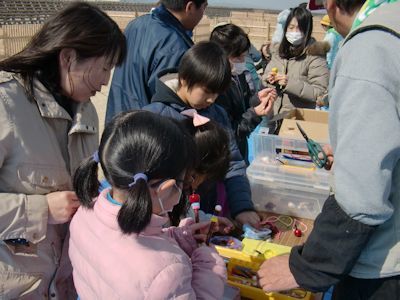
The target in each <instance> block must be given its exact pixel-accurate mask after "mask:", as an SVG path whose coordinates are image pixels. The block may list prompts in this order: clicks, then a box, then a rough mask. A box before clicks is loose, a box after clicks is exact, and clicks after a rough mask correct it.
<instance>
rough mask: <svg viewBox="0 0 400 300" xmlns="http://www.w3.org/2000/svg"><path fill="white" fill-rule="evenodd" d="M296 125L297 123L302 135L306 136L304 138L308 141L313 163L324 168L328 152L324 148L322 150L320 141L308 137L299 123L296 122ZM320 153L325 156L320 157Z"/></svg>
mask: <svg viewBox="0 0 400 300" xmlns="http://www.w3.org/2000/svg"><path fill="white" fill-rule="evenodd" d="M296 125H297V128H299V130H300V132H301V135H302V136H303V137H304V139H305V140H306V142H307V148H308V153H309V154H310V156H311V159H312V161H313V163H314V164H315V165H316V166H317V167H318V168H322V167H323V166H325V164H326V161H327V157H326V153H325V152H324V150H322V147H321V145H320V144H318V143H316V142H314V141H313V140H312V139H309V138H308V136H307V134H306V133H305V131H304V130H303V128H301V126H300V124H299V123H297V122H296ZM319 153H321V154H322V156H323V158H320V157H319V156H318V154H319Z"/></svg>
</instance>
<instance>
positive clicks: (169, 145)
mask: <svg viewBox="0 0 400 300" xmlns="http://www.w3.org/2000/svg"><path fill="white" fill-rule="evenodd" d="M194 149H195V146H194V144H193V139H192V138H191V137H190V135H189V134H188V133H186V131H185V130H184V129H183V127H182V126H181V125H180V124H179V123H177V122H175V121H173V120H171V119H168V118H165V117H162V116H157V115H155V114H153V113H150V112H145V111H140V112H135V111H131V112H126V113H122V114H119V115H118V116H116V117H115V118H114V119H113V120H112V121H111V122H110V123H109V124H108V125H107V127H106V128H105V130H104V133H103V136H102V138H101V141H100V146H99V150H98V152H97V153H95V154H94V155H93V157H90V158H88V159H86V160H85V161H84V162H83V163H82V164H81V166H80V167H79V168H78V170H77V172H76V173H75V177H74V188H75V190H76V194H77V196H78V198H79V199H80V201H81V207H80V208H79V209H78V211H77V213H76V214H75V216H74V218H73V220H72V221H71V226H70V232H71V237H70V248H69V255H70V258H71V262H72V266H73V277H74V283H75V286H76V289H77V292H78V295H79V296H80V298H81V299H220V298H221V297H222V294H223V290H224V283H225V280H226V269H225V265H224V261H223V260H222V258H221V257H220V256H219V255H218V253H217V252H216V251H215V250H214V249H212V248H210V247H207V246H198V243H197V241H196V240H204V238H205V234H204V233H205V232H206V231H207V230H208V225H209V223H208V222H200V223H196V224H194V223H193V221H192V220H191V219H185V220H182V222H181V224H180V226H179V227H169V228H163V225H164V224H166V223H167V222H168V216H167V213H168V212H170V211H171V210H172V208H173V207H174V206H175V205H176V204H177V203H178V202H179V199H180V197H181V193H182V188H183V181H184V178H185V175H186V171H187V169H188V166H190V165H191V164H192V163H191V161H192V160H193V159H192V156H193V152H194ZM188 163H189V164H188ZM98 164H100V165H101V168H102V169H103V172H104V176H105V178H106V179H107V181H108V182H109V183H110V185H111V188H110V189H105V190H103V191H102V192H101V193H100V195H98V188H99V182H98V179H97V170H98ZM197 230H200V233H199V234H196V233H195V232H196V231H197Z"/></svg>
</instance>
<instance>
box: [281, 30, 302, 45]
mask: <svg viewBox="0 0 400 300" xmlns="http://www.w3.org/2000/svg"><path fill="white" fill-rule="evenodd" d="M285 36H286V39H287V40H288V42H289V43H291V44H292V45H293V46H299V45H300V44H301V43H302V42H303V38H304V35H303V33H301V32H300V31H293V32H289V31H288V32H286V35H285Z"/></svg>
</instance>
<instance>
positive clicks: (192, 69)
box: [178, 42, 231, 94]
mask: <svg viewBox="0 0 400 300" xmlns="http://www.w3.org/2000/svg"><path fill="white" fill-rule="evenodd" d="M178 78H179V84H180V83H181V81H182V80H184V81H185V83H186V85H187V87H188V89H189V90H191V89H192V88H193V87H194V86H195V85H197V86H201V87H203V88H205V89H206V90H207V91H209V92H210V93H215V94H220V93H223V92H224V91H225V90H226V89H227V88H228V87H229V85H230V83H231V67H230V63H229V60H228V57H227V56H226V54H225V52H224V50H223V49H221V47H220V46H218V45H217V44H216V43H213V42H199V43H197V44H196V45H194V46H193V47H192V48H190V49H189V50H188V51H187V52H186V53H185V54H184V55H183V57H182V59H181V62H180V64H179V69H178Z"/></svg>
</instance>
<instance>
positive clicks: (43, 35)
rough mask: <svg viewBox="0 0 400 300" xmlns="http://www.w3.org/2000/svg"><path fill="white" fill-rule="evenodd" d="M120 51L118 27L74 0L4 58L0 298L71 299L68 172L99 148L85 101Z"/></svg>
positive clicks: (74, 200)
mask: <svg viewBox="0 0 400 300" xmlns="http://www.w3.org/2000/svg"><path fill="white" fill-rule="evenodd" d="M125 52H126V46H125V38H124V35H123V34H122V32H121V30H120V29H119V28H118V25H117V24H116V23H115V22H114V21H113V20H112V19H111V18H110V17H108V16H107V15H106V14H105V13H104V12H102V11H101V10H99V9H98V8H97V7H95V6H92V5H90V4H86V3H83V2H78V3H74V4H72V5H70V6H68V7H66V8H65V9H64V10H62V11H61V12H59V13H58V14H56V15H55V16H53V17H52V18H50V19H49V20H48V21H47V22H46V23H45V24H44V25H43V27H42V29H41V30H40V31H39V32H38V33H37V34H36V35H35V36H34V37H33V38H32V40H31V41H30V43H29V44H28V45H27V46H26V47H25V49H23V50H22V51H21V52H19V53H18V54H15V55H14V56H12V57H9V58H7V59H5V60H3V61H1V62H0V124H1V126H0V269H1V272H0V282H1V288H0V299H48V298H50V297H51V299H58V300H59V299H74V300H75V299H76V292H75V289H74V286H73V282H72V270H71V264H70V262H69V258H68V253H67V251H68V243H67V241H68V227H69V220H70V219H71V218H72V216H73V215H74V213H75V212H76V210H77V208H78V207H79V201H78V197H77V196H76V194H75V192H73V188H72V179H71V177H72V174H73V172H74V171H75V169H76V168H77V167H78V165H79V164H80V162H81V161H82V160H83V159H84V158H85V157H87V156H89V155H90V154H91V153H93V151H94V150H95V149H96V148H97V145H98V117H97V114H96V110H95V108H94V106H93V104H92V103H91V102H90V97H91V96H93V95H94V94H95V93H96V92H97V91H100V89H101V86H102V85H105V84H107V83H108V79H109V76H110V71H111V69H112V68H113V67H114V66H115V65H116V64H120V63H122V61H123V59H124V56H125Z"/></svg>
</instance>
